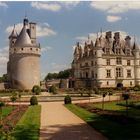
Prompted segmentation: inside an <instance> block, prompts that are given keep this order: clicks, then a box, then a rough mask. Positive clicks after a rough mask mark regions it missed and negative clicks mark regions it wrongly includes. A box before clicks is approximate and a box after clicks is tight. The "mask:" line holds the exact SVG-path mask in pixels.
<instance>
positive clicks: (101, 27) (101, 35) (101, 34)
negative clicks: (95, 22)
mask: <svg viewBox="0 0 140 140" xmlns="http://www.w3.org/2000/svg"><path fill="white" fill-rule="evenodd" d="M100 33H101V37H102V27H101V28H100Z"/></svg>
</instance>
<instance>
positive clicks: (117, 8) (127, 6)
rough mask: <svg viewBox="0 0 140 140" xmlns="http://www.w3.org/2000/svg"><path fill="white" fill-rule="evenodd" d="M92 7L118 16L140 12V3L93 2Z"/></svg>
mask: <svg viewBox="0 0 140 140" xmlns="http://www.w3.org/2000/svg"><path fill="white" fill-rule="evenodd" d="M90 6H91V7H92V8H95V9H98V10H101V11H106V12H107V13H112V14H116V13H124V12H127V11H129V10H140V1H92V2H91V3H90Z"/></svg>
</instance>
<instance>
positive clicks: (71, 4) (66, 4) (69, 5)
mask: <svg viewBox="0 0 140 140" xmlns="http://www.w3.org/2000/svg"><path fill="white" fill-rule="evenodd" d="M59 3H60V4H62V6H64V7H65V8H68V9H70V8H72V7H75V6H77V5H78V4H79V3H80V1H60V2H59Z"/></svg>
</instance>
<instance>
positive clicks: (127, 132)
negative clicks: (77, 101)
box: [66, 104, 140, 140]
mask: <svg viewBox="0 0 140 140" xmlns="http://www.w3.org/2000/svg"><path fill="white" fill-rule="evenodd" d="M66 107H67V108H68V109H69V110H70V111H72V112H73V113H74V114H76V115H77V116H79V117H80V118H82V119H83V120H84V121H85V122H87V123H88V124H89V125H90V126H92V127H93V128H95V129H96V130H98V131H99V132H101V133H103V134H104V135H105V136H107V137H108V138H109V139H111V140H139V139H140V133H139V130H140V123H135V124H127V125H122V124H119V123H117V122H114V121H112V120H109V119H107V118H104V117H102V116H99V115H97V114H95V113H91V112H89V111H86V110H85V109H83V108H80V107H78V106H76V105H73V104H71V105H66ZM133 112H134V111H133Z"/></svg>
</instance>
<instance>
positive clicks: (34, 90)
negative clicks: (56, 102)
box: [32, 85, 41, 95]
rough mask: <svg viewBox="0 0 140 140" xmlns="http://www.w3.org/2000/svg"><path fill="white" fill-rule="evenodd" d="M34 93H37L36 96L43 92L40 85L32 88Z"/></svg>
mask: <svg viewBox="0 0 140 140" xmlns="http://www.w3.org/2000/svg"><path fill="white" fill-rule="evenodd" d="M32 92H33V93H35V94H36V95H39V94H40V92H41V88H40V86H38V85H34V86H33V88H32Z"/></svg>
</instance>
